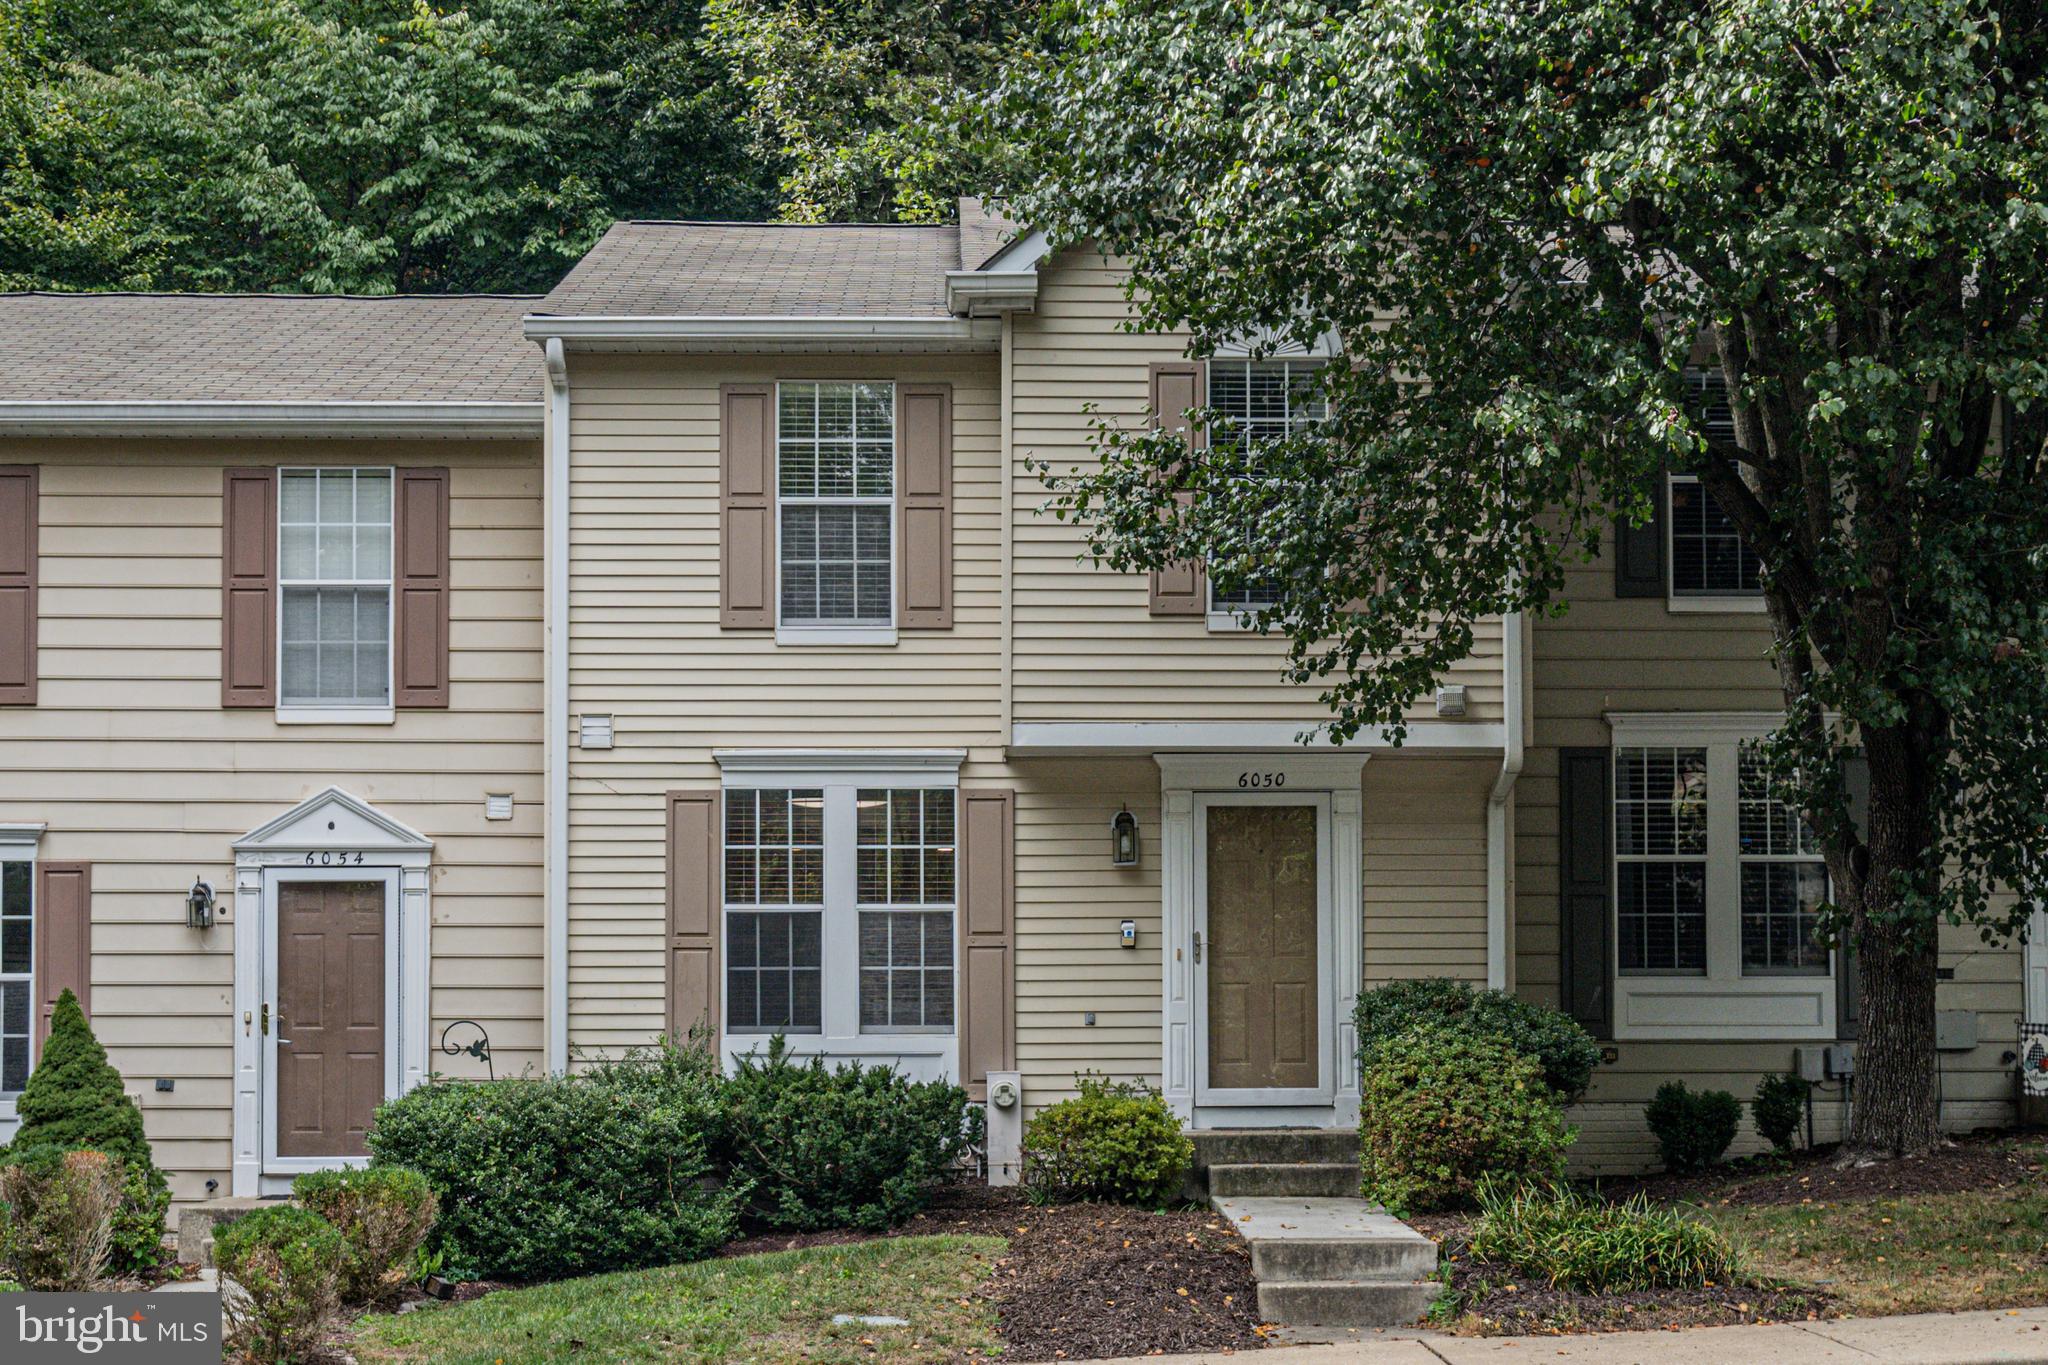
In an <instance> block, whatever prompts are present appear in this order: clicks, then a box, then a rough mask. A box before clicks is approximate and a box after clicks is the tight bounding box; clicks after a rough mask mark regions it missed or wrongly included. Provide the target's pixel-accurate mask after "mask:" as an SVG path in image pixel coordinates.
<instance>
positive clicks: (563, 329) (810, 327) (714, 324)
mask: <svg viewBox="0 0 2048 1365" xmlns="http://www.w3.org/2000/svg"><path fill="white" fill-rule="evenodd" d="M521 327H522V330H523V331H524V333H525V335H526V339H527V340H529V341H545V340H547V339H549V338H551V337H554V338H560V339H561V340H563V341H576V342H585V343H604V342H616V343H626V342H641V343H647V344H656V345H673V346H687V345H690V344H693V343H713V344H716V343H723V344H731V343H735V342H745V343H750V344H757V345H758V344H767V343H816V342H833V341H836V342H896V343H906V342H908V343H918V344H923V345H930V346H942V347H946V348H948V349H951V348H960V349H965V350H988V351H993V350H995V349H996V347H997V346H999V345H1000V344H1001V342H1002V328H1001V324H1000V323H999V322H998V321H997V320H995V319H992V318H956V317H909V318H903V317H809V316H804V315H796V316H782V317H660V316H646V317H637V316H636V317H550V316H547V315H545V314H538V313H529V314H528V315H527V316H526V319H525V321H524V322H523V323H522V324H521Z"/></svg>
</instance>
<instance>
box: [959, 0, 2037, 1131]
mask: <svg viewBox="0 0 2048 1365" xmlns="http://www.w3.org/2000/svg"><path fill="white" fill-rule="evenodd" d="M2044 24H2048V19H2044V16H2043V14H2042V12H2041V10H2040V9H2039V8H2038V7H2035V6H2027V7H2019V6H2009V5H2003V6H2002V5H2000V4H1998V3H1995V2H1994V0H1831V2H1830V3H1826V4H1815V3H1813V0H1711V3H1710V2H1709V0H1563V2H1562V3H1553V4H1544V5H1532V4H1527V3H1523V0H1374V2H1373V3H1347V2H1345V0H1282V2H1281V3H1276V4H1259V5H1248V4H1244V3H1241V2H1240V0H1116V2H1115V3H1105V4H1101V5H1093V6H1087V7H1081V8H1078V9H1077V10H1076V11H1075V28H1074V30H1073V32H1071V33H1070V34H1069V35H1068V39H1069V40H1068V41H1067V42H1066V43H1065V44H1064V45H1063V47H1062V49H1061V51H1059V52H1058V53H1055V54H1053V55H1051V56H1048V57H1046V58H1044V59H1043V60H1040V61H1037V62H1033V63H1029V64H1027V65H1025V66H1024V67H1023V68H1022V69H1021V70H1020V71H1019V72H1018V73H1017V74H1016V76H1015V78H1014V79H1013V80H1012V81H1011V82H1010V84H1009V85H1008V86H1007V87H1006V89H1005V92H1004V95H1003V97H1002V99H1001V100H1000V101H999V102H998V106H997V107H996V108H995V109H994V110H993V111H992V126H993V127H995V128H1000V129H1001V130H1003V133H1004V135H1005V136H1006V137H1009V138H1012V139H1016V140H1019V141H1021V149H1020V150H1021V154H1022V160H1021V162H1020V163H1019V164H1017V165H1016V166H1015V167H1014V168H1013V169H1012V171H1011V178H1010V184H1009V186H1008V197H1009V199H1010V200H1011V204H1012V208H1013V211H1014V212H1015V213H1016V214H1017V216H1020V217H1023V218H1027V219H1029V220H1030V221H1032V222H1033V223H1034V224H1037V225H1040V226H1042V227H1045V228H1047V229H1049V230H1050V232H1051V234H1052V235H1053V237H1054V238H1055V240H1058V241H1065V242H1077V241H1082V240H1089V241H1093V242H1095V243H1097V244H1098V245H1099V246H1100V247H1101V248H1102V249H1104V250H1106V251H1109V252H1111V253H1114V254H1116V255H1118V256H1120V257H1122V258H1124V259H1125V260H1127V261H1128V263H1129V265H1130V267H1131V274H1130V290H1131V297H1132V299H1133V300H1134V303H1135V306H1136V309H1137V314H1138V319H1139V324H1140V325H1142V326H1146V327H1150V328H1161V329H1168V328H1185V329H1187V330H1188V331H1189V332H1190V333H1191V335H1192V346H1193V349H1194V350H1195V351H1196V353H1198V354H1199V353H1204V352H1207V351H1211V350H1213V349H1214V348H1215V347H1216V346H1217V345H1218V344H1219V343H1221V342H1223V341H1225V340H1226V339H1227V338H1231V337H1245V336H1251V337H1263V338H1267V339H1268V341H1269V343H1270V344H1273V345H1291V346H1295V347H1306V346H1310V345H1313V344H1314V343H1315V342H1316V341H1317V340H1318V339H1319V338H1322V337H1325V336H1328V335H1334V336H1336V337H1337V338H1339V339H1340V342H1341V348H1342V353H1343V355H1344V357H1345V360H1346V361H1347V362H1348V363H1345V364H1341V365H1333V366H1329V367H1326V368H1325V369H1324V370H1323V371H1322V372H1321V382H1322V384H1323V386H1324V388H1325V391H1326V396H1327V397H1328V399H1329V402H1330V410H1331V418H1330V420H1329V421H1328V422H1327V423H1325V424H1323V425H1322V426H1320V427H1318V428H1315V429H1311V430H1304V431H1301V432H1299V433H1297V434H1295V435H1293V436H1292V437H1290V438H1289V439H1287V440H1285V441H1282V442H1279V443H1277V444H1260V445H1257V446H1254V445H1251V444H1249V443H1247V442H1244V441H1237V440H1230V439H1219V438H1217V436H1216V435H1215V434H1214V433H1212V439H1211V440H1210V441H1209V443H1208V444H1207V447H1206V449H1203V450H1200V451H1197V452H1194V453H1193V454H1192V455H1191V454H1190V452H1189V451H1188V450H1186V449H1185V448H1184V447H1183V446H1182V445H1181V444H1180V443H1179V442H1178V441H1176V440H1173V439H1171V438H1170V437H1163V436H1158V435H1154V434H1150V433H1142V432H1131V431H1123V430H1117V429H1113V428H1109V427H1105V428H1103V430H1102V431H1101V439H1100V447H1101V454H1102V460H1101V463H1100V465H1099V467H1088V468H1083V469H1078V470H1072V471H1067V470H1058V471H1051V475H1052V478H1053V482H1054V486H1055V488H1056V491H1057V494H1058V497H1057V500H1056V501H1057V506H1058V508H1059V510H1061V511H1062V512H1064V513H1065V514H1068V515H1073V516H1077V517H1080V518H1082V519H1083V520H1084V521H1086V523H1087V524H1088V525H1089V527H1090V535H1091V544H1092V545H1093V547H1094V549H1095V550H1096V551H1097V552H1098V553H1099V554H1100V555H1101V556H1102V557H1104V558H1105V559H1107V560H1108V561H1109V562H1110V563H1112V564H1114V565H1117V566H1119V567H1126V568H1139V567H1151V566H1158V565H1161V564H1165V563H1170V562H1173V561H1176V560H1181V559H1185V558H1188V557H1199V558H1201V559H1202V560H1204V561H1206V562H1207V564H1208V566H1209V571H1210V573H1211V575H1212V579H1213V581H1215V582H1216V583H1217V585H1218V586H1219V587H1222V588H1225V589H1228V588H1230V587H1233V586H1238V585H1242V584H1244V583H1246V582H1248V581H1250V580H1253V579H1258V580H1261V581H1265V582H1273V583H1277V584H1278V585H1279V586H1280V588H1281V601H1280V602H1279V604H1278V605H1277V606H1276V607H1275V608H1274V609H1272V610H1270V611H1266V612H1263V613H1260V616H1259V624H1260V625H1261V626H1262V627H1263V628H1265V629H1267V630H1270V631H1273V632H1277V633H1280V634H1283V635H1285V636H1286V638H1287V640H1288V642H1289V646H1290V650H1291V660H1292V665H1291V667H1292V671H1293V673H1294V675H1295V676H1296V677H1297V678H1299V679H1301V680H1304V681H1309V682H1320V683H1321V684H1322V685H1323V687H1324V688H1325V695H1326V697H1327V700H1328V701H1329V703H1330V706H1331V708H1332V722H1331V726H1330V728H1331V730H1332V731H1334V733H1336V734H1337V735H1339V736H1348V735H1351V734H1354V733H1356V732H1357V731H1358V730H1360V729H1361V728H1363V727H1366V726H1378V725H1393V726H1395V727H1396V728H1398V724H1399V715H1400V710H1401V708H1402V707H1403V706H1404V705H1405V704H1406V703H1407V702H1409V700H1410V699H1412V698H1413V697H1415V696H1417V695H1419V694H1420V693H1422V692H1423V691H1424V690H1425V689H1426V688H1427V687H1428V686H1429V685H1430V683H1431V680H1432V679H1433V678H1434V677H1436V676H1437V675H1438V674H1439V673H1441V672H1442V670H1443V669H1444V668H1445V667H1447V666H1448V665H1449V664H1450V662H1451V661H1452V660H1454V659H1456V658H1458V657H1460V656H1462V655H1463V654H1465V653H1466V652H1467V651H1468V650H1469V649H1470V648H1471V645H1472V641H1473V635H1474V626H1475V624H1476V623H1477V622H1478V621H1479V620H1480V619H1481V618H1483V617H1486V616H1489V615H1492V614H1495V613H1500V612H1505V611H1514V610H1520V611H1529V612H1537V613H1545V612H1555V611H1559V610H1562V609H1564V607H1565V605H1566V604H1565V603H1564V601H1563V596H1562V593H1563V587H1564V581H1565V579H1564V575H1565V571H1566V570H1567V568H1569V567H1571V566H1572V565H1574V564H1584V563H1587V562H1588V561H1589V560H1590V559H1591V557H1592V556H1593V555H1594V554H1595V553H1596V551H1597V547H1598V546H1599V544H1600V541H1601V538H1602V536H1603V535H1604V534H1606V533H1607V531H1608V527H1609V520H1610V515H1611V512H1612V510H1613V509H1616V508H1619V509H1620V510H1621V511H1623V512H1624V513H1625V514H1627V515H1631V516H1634V517H1637V518H1641V517H1642V516H1644V515H1645V514H1646V513H1647V511H1648V508H1647V504H1646V500H1645V497H1644V494H1643V492H1642V489H1643V488H1644V486H1645V483H1646V481H1647V480H1649V479H1651V478H1653V477H1659V478H1660V477H1661V475H1662V471H1663V470H1665V469H1667V468H1670V469H1676V470H1682V471H1690V472H1694V473H1697V474H1698V476H1699V478H1700V479H1701V481H1702V483H1703V484H1705V486H1706V487H1707V488H1708V489H1709V490H1710V491H1711V493H1712V495H1713V496H1714V498H1715V499H1716V501H1718V502H1719V503H1720V504H1721V506H1722V507H1723V508H1724V509H1725V510H1726V512H1727V514H1728V515H1729V517H1730V518H1731V519H1732V520H1733V522H1734V523H1735V525H1736V527H1737V528H1738V529H1739V530H1740V532H1741V534H1742V536H1743V538H1744V539H1745V541H1747V543H1748V544H1749V545H1750V546H1752V547H1753V548H1754V549H1755V550H1756V552H1757V553H1758V555H1759V556H1760V558H1761V560H1762V563H1763V571H1764V587H1765V597H1766V600H1767V603H1768V607H1769V613H1770V621H1771V625H1772V629H1773V633H1774V636H1775V647H1774V652H1775V658H1776V661H1777V665H1778V669H1779V673H1780V676H1781V678H1782V680H1783V683H1784V689H1785V696H1786V706H1787V718H1786V721H1785V723H1784V725H1783V726H1782V727H1781V729H1780V730H1779V731H1778V733H1777V735H1776V736H1775V738H1774V740H1773V742H1772V744H1771V745H1770V749H1769V752H1770V756H1771V758H1772V761H1773V768H1774V772H1775V774H1776V779H1777V781H1778V782H1779V783H1780V785H1781V789H1782V790H1784V791H1786V792H1787V793H1788V794H1789V795H1790V796H1791V797H1792V798H1793V799H1795V800H1796V801H1798V802H1799V803H1800V805H1801V807H1802V808H1803V809H1804V810H1805V811H1806V812H1807V815H1808V818H1809V821H1810V822H1811V823H1812V825H1813V826H1814V828H1815V829H1816V831H1817V832H1818V833H1819V835H1820V837H1821V840H1822V844H1823V847H1824V849H1825V851H1826V854H1827V863H1828V867H1829V872H1830V876H1831V885H1832V888H1833V891H1832V895H1833V905H1832V907H1831V910H1830V917H1829V921H1830V922H1829V929H1830V931H1831V932H1835V933H1839V934H1841V935H1842V936H1843V937H1844V938H1845V940H1846V941H1850V942H1854V943H1856V944H1858V945H1859V946H1860V948H1861V951H1862V956H1863V969H1864V980H1865V999H1864V1030H1865V1036H1864V1043H1863V1054H1864V1055H1863V1061H1862V1065H1861V1068H1860V1075H1859V1083H1858V1090H1857V1105H1856V1111H1855V1113H1856V1117H1855V1121H1856V1124H1857V1131H1856V1134H1855V1138H1856V1140H1857V1141H1858V1142H1859V1143H1860V1144H1861V1145H1863V1146H1865V1147H1868V1148H1885V1149H1890V1150H1915V1149H1918V1148H1921V1147H1924V1146H1926V1145H1927V1144H1928V1143H1929V1142H1931V1141H1933V1140H1934V1134H1935V1124H1936V1116H1935V1106H1934V1099H1933V1085H1932V1066H1931V1062H1932V1055H1933V1054H1932V1029H1933V998H1934V991H1933V982H1934V978H1935V972H1934V963H1935V947H1934V942H1933V940H1934V929H1935V926H1937V925H1938V924H1940V923H1943V922H1953V921H1974V922H1977V923H1979V924H1980V925H1982V926H1984V928H1985V929H1986V931H1987V933H1994V934H1995V933H1998V932H2003V931H2006V930H2009V929H2011V928H2014V927H2015V926H2016V925H2017V923H2018V922H2019V920H2020V918H2021V916H2022V915H2023V914H2024V913H2025V911H2026V908H2027V907H2026V905H2025V903H2024V901H2023V902H2022V903H2020V904H2018V905H2013V904H2011V903H2010V902H2005V901H2000V900H1999V899H1997V898H1996V896H1995V895H1994V893H1995V891H1997V889H1999V888H2001V887H2003V888H2016V889H2017V890H2019V891H2020V892H2021V893H2022V896H2023V897H2030V896H2031V893H2032V892H2033V891H2034V889H2035V888H2036V886H2037V884H2038V883H2037V878H2038V873H2037V872H2036V870H2035V868H2034V865H2033V858H2032V855H2033V854H2034V852H2035V850H2036V848H2037V846H2038V843H2039V841H2040V837H2041V834H2042V830H2043V820H2044V812H2048V734H2044V731H2043V728H2042V725H2041V722H2040V717H2041V716H2043V715H2048V668H2044V666H2043V664H2044V659H2048V486H2044V480H2048V476H2044V466H2043V454H2044V452H2043V449H2042V440H2041V436H2042V432H2043V429H2044V428H2043V424H2042V423H2041V421H2040V420H2039V418H2040V415H2041V413H2042V412H2043V408H2042V403H2043V399H2044V397H2048V334H2044V333H2043V331H2042V329H2041V327H2040V322H2041V319H2042V317H2043V311H2044V304H2048V184H2044V177H2048V104H2044V89H2043V63H2044V58H2048V28H2044ZM1693 366H1700V367H1703V368H1704V369H1705V370H1706V371H1707V372H1708V373H1709V374H1710V375H1713V376H1718V377H1719V378H1720V379H1721V380H1722V381H1723V382H1724V383H1725V386H1726V390H1727V393H1728V395H1729V396H1730V399H1731V401H1732V406H1733V412H1734V421H1735V433H1736V444H1735V446H1734V447H1732V448H1730V447H1710V445H1709V443H1708V440H1707V432H1706V426H1705V421H1704V417H1705V414H1704V409H1703V404H1702V395H1701V388H1702V386H1700V385H1698V384H1693V385H1691V386H1689V384H1688V377H1689V376H1688V371H1689V368H1690V367H1693ZM2001 430H2003V437H2002V438H2001ZM1852 748H1857V749H1860V750H1861V751H1862V752H1863V753H1864V754H1865V755H1866V756H1867V758H1868V762H1869V772H1870V784H1871V792H1870V808H1869V815H1868V818H1867V820H1862V821H1852V820H1851V819H1850V809H1849V798H1848V793H1847V790H1846V785H1845V782H1844V777H1843V773H1844V763H1843V759H1844V757H1845V755H1846V754H1847V753H1848V752H1849V751H1850V750H1851V749H1852Z"/></svg>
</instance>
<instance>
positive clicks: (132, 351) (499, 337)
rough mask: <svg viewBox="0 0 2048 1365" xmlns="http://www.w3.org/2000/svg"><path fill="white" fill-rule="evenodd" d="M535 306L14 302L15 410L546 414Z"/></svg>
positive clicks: (7, 335)
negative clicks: (530, 316)
mask: <svg viewBox="0 0 2048 1365" xmlns="http://www.w3.org/2000/svg"><path fill="white" fill-rule="evenodd" d="M533 305H534V300H533V299H532V298H531V297H526V296H509V295H419V294H414V295H395V296H387V297H356V296H339V295H320V294H36V293H29V294H0V347H4V349H5V351H6V354H7V363H6V373H7V380H8V389H9V392H8V395H7V397H8V398H10V399H17V400H30V401H42V402H74V403H84V402H162V401H176V400H181V399H182V400H202V401H214V402H284V403H289V402H384V403H389V402H491V403H506V402H534V401H537V400H538V399H539V397H540V394H541V386H542V375H541V359H540V352H539V350H538V348H536V347H535V346H534V344H533V343H532V342H530V341H527V340H524V339H523V338H522V337H521V335H520V331H519V319H520V318H521V317H522V316H523V315H524V314H525V313H526V312H527V311H528V310H529V309H530V308H532V307H533Z"/></svg>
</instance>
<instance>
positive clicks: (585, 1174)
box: [369, 1066, 742, 1279]
mask: <svg viewBox="0 0 2048 1365" xmlns="http://www.w3.org/2000/svg"><path fill="white" fill-rule="evenodd" d="M669 1080H670V1081H671V1082H672V1083H667V1084H663V1083H658V1081H650V1080H648V1079H647V1078H646V1077H645V1076H643V1075H640V1074H638V1073H634V1072H630V1071H628V1070H625V1069H623V1068H622V1067H618V1066H615V1067H611V1068H607V1069H603V1070H601V1071H600V1072H598V1073H597V1074H594V1075H591V1076H566V1077H564V1076H555V1077H548V1078H545V1079H538V1080H529V1079H521V1080H505V1081H491V1082H481V1083H469V1082H461V1083H458V1082H437V1083H434V1084H429V1085H422V1086H419V1087H417V1088H415V1089H414V1090H412V1091H411V1092H410V1093H409V1094H407V1095H405V1096H404V1097H403V1098H400V1099H396V1100H392V1101H390V1102H388V1103H386V1104H384V1105H383V1106H381V1107H380V1108H379V1109H378V1110H377V1114H376V1118H375V1120H374V1121H373V1123H372V1125H371V1128H370V1135H369V1144H370V1152H371V1155H372V1158H373V1164H375V1165H377V1166H405V1167H410V1168H411V1169H413V1170H415V1171H418V1172H419V1173H420V1174H421V1175H422V1176H424V1177H425V1178H426V1181H427V1183H428V1184H429V1185H430V1186H432V1188H433V1192H434V1195H435V1196H436V1198H437V1200H438V1201H439V1205H440V1209H439V1221H438V1222H436V1223H435V1225H434V1230H433V1233H432V1234H431V1236H430V1238H429V1241H428V1246H429V1248H430V1249H431V1250H432V1251H433V1252H436V1253H438V1254H440V1256H441V1257H442V1261H443V1264H444V1265H445V1266H446V1267H447V1268H448V1270H449V1271H451V1272H453V1273H457V1274H463V1273H470V1274H488V1275H494V1276H503V1277H506V1278H511V1279H558V1278H562V1277H565V1276H571V1275H588V1274H593V1273H595V1272H597V1271H601V1270H619V1269H626V1268H630V1267H635V1266H647V1265H667V1264H672V1263H674V1262H677V1261H689V1260H694V1259H697V1258H699V1257H702V1256H705V1255H708V1254H710V1253H711V1252H712V1251H714V1250H716V1249H717V1248H718V1247H719V1246H721V1245H722V1244H724V1242H725V1241H726V1240H727V1239H728V1238H730V1237H731V1236H732V1233H733V1228H734V1214H735V1209H736V1204H737V1200H738V1197H739V1195H740V1194H741V1193H742V1191H740V1190H737V1189H725V1190H720V1189H716V1188H711V1187H709V1184H708V1178H709V1177H710V1176H711V1175H712V1173H713V1169H714V1168H713V1154H712V1151H711V1143H710V1136H711V1135H712V1134H715V1133H716V1132H717V1131H718V1129H719V1127H720V1115H719V1103H720V1093H719V1088H718V1086H717V1084H716V1081H715V1077H710V1076H692V1075H690V1074H686V1073H684V1072H682V1071H680V1070H679V1071H678V1072H676V1073H675V1074H674V1075H673V1076H671V1077H670V1078H669Z"/></svg>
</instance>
